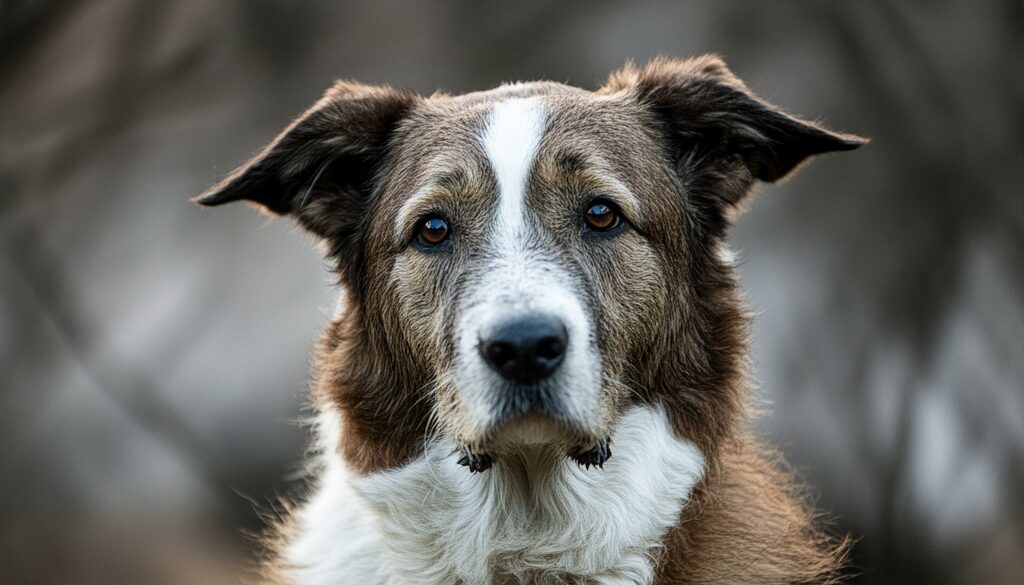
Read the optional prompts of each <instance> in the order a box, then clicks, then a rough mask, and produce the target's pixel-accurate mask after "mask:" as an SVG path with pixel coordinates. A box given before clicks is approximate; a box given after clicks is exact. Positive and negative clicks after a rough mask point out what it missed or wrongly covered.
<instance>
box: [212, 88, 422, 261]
mask: <svg viewBox="0 0 1024 585" xmlns="http://www.w3.org/2000/svg"><path fill="white" fill-rule="evenodd" d="M418 99H419V98H418V97H417V96H415V95H413V94H410V93H405V92H400V91H396V90H394V89H391V88H389V87H380V86H369V85H362V84H359V83H354V82H349V81H338V82H336V83H335V84H334V86H333V87H331V88H330V89H329V90H327V92H326V93H325V94H324V96H323V98H321V99H320V101H318V102H317V103H316V104H314V105H313V107H312V108H310V109H309V110H307V111H306V112H305V113H304V114H302V115H301V116H299V118H298V119H296V120H295V121H294V122H292V124H291V125H290V126H288V128H286V129H285V130H284V132H282V133H281V134H279V135H278V136H277V138H275V139H274V140H273V141H272V142H271V143H270V144H269V145H267V146H266V147H265V148H264V149H263V150H262V151H261V152H260V153H259V154H257V155H256V156H255V157H253V158H252V160H250V161H249V162H247V163H245V164H243V165H242V166H241V167H239V168H238V169H236V170H235V171H234V172H232V173H231V174H230V175H228V176H227V177H226V178H225V179H224V180H222V181H221V182H220V183H218V184H217V185H214V186H213V187H211V188H210V189H208V190H207V191H206V192H204V193H203V194H202V195H199V196H198V197H196V198H195V199H194V200H193V201H195V202H196V203H199V204H200V205H206V206H213V205H221V204H223V203H230V202H232V201H241V200H245V201H251V202H254V203H257V204H259V205H260V206H262V207H263V208H265V209H266V210H268V211H270V212H271V213H274V214H289V215H292V216H294V217H295V218H296V219H297V220H298V221H299V223H300V224H301V225H302V226H303V227H305V228H306V229H307V230H309V231H310V232H312V233H314V234H316V235H318V236H320V237H322V238H324V239H325V240H327V241H328V242H329V244H330V247H331V248H332V250H331V251H332V253H339V252H340V249H339V248H340V247H344V245H345V242H346V241H348V240H351V239H352V238H353V236H354V234H355V231H356V230H357V228H358V226H359V224H360V221H361V219H362V213H363V211H364V210H365V208H366V203H367V198H368V195H369V193H370V191H371V190H372V188H373V182H374V178H375V177H374V174H375V172H376V170H377V166H378V164H379V163H380V161H381V159H382V158H383V157H384V155H385V152H386V149H387V145H388V140H389V137H390V136H391V134H392V132H393V131H394V129H395V127H396V126H397V125H398V123H399V121H400V120H401V119H402V118H403V116H405V114H406V113H407V112H408V111H409V109H410V108H411V107H412V106H413V105H414V104H415V103H416V101H417V100H418Z"/></svg>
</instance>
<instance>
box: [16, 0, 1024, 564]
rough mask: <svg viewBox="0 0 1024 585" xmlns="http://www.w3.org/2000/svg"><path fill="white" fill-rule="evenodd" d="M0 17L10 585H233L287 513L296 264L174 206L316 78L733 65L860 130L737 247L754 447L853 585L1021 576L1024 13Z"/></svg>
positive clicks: (739, 232)
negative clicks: (855, 143)
mask: <svg viewBox="0 0 1024 585" xmlns="http://www.w3.org/2000/svg"><path fill="white" fill-rule="evenodd" d="M489 4H490V3H486V2H485V3H481V2H432V3H426V2H417V1H414V0H399V1H396V2H387V3H384V2H361V3H357V2H346V3H338V2H318V3H313V2H307V3H297V2H279V1H270V0H245V1H242V0H234V1H232V0H224V1H219V2H204V1H201V0H184V1H173V2H172V1H167V2H129V1H127V0H124V1H121V0H110V1H80V0H66V1H62V2H38V1H11V0H0V498H2V506H0V510H2V511H0V583H4V584H6V583H115V582H117V583H154V584H157V583H223V582H234V581H237V580H238V567H239V566H241V564H242V563H244V562H245V561H246V559H248V558H250V557H251V549H250V547H249V543H248V541H247V540H246V537H245V536H244V534H245V533H246V532H247V531H255V530H258V529H259V528H260V526H261V520H260V513H259V510H264V511H265V510H267V509H268V502H272V501H273V500H274V498H276V497H277V496H278V495H280V494H287V493H288V492H289V490H291V489H294V485H295V477H296V470H297V469H298V462H299V461H300V458H301V453H302V450H303V444H304V440H305V437H304V431H303V430H302V429H301V428H300V427H298V426H297V425H295V424H294V421H295V419H296V418H298V417H299V416H300V413H301V407H302V404H303V397H304V395H305V392H306V372H307V360H308V354H309V351H310V348H311V345H312V343H313V342H314V341H315V339H316V336H317V333H318V330H319V328H320V327H321V326H322V325H323V324H324V323H325V322H326V320H327V313H328V312H329V310H330V307H331V306H332V303H333V301H332V296H333V293H332V290H331V280H330V277H329V275H328V272H327V271H326V270H325V268H324V265H323V262H322V261H321V259H320V257H319V256H318V254H317V252H316V251H315V250H314V249H313V246H312V242H311V241H310V239H309V238H307V237H306V236H303V235H302V234H300V233H299V232H298V231H297V230H296V229H295V228H294V227H293V226H292V225H291V224H290V223H289V222H288V221H269V220H268V219H267V218H266V217H264V216H261V215H260V214H258V213H256V212H255V211H253V210H252V209H251V208H247V206H244V205H239V206H237V207H235V206H229V207H227V208H222V209H218V210H216V211H215V212H213V211H204V210H202V209H200V208H199V207H198V206H195V205H192V204H190V203H189V202H188V199H189V197H191V196H192V195H195V194H197V193H198V192H200V191H201V190H202V189H203V188H204V187H206V186H208V185H209V184H211V183H212V182H214V181H215V180H216V179H218V178H219V177H220V176H222V175H223V174H224V173H226V172H227V171H229V170H230V169H232V168H233V167H234V166H235V165H236V164H238V163H240V162H242V161H243V160H245V159H246V158H247V157H248V156H249V155H250V154H252V153H254V152H255V151H256V150H257V149H258V148H259V147H260V146H262V145H263V144H264V143H266V142H267V141H268V140H269V139H270V138H272V137H273V136H274V135H275V133H276V132H277V131H278V130H279V129H280V128H282V127H283V126H284V125H285V124H287V123H288V122H289V121H290V120H291V118H292V117H293V116H295V115H296V114H298V113H299V112H301V111H302V110H303V109H304V108H305V107H306V106H307V105H309V104H311V103H312V102H313V101H314V100H316V99H317V98H318V97H319V95H320V93H321V92H322V91H323V90H324V89H325V88H326V87H327V86H328V85H329V84H330V83H331V81H332V80H333V79H335V78H337V77H348V78H356V79H359V80H362V81H365V82H376V83H390V84H393V85H396V86H399V87H404V88H408V89H412V90H415V91H418V92H423V93H430V92H432V91H434V90H435V89H443V90H447V91H450V92H462V91H467V90H475V89H482V88H487V87H491V86H494V85H496V84H498V83H501V82H503V81H511V80H532V79H537V78H547V79H553V80H557V81H564V82H569V83H572V84H577V85H582V86H584V87H596V86H598V85H600V84H601V83H602V82H603V80H604V78H605V76H606V75H607V74H608V73H609V72H610V71H611V70H613V69H615V68H618V67H619V66H621V65H622V64H623V62H624V61H625V60H626V59H629V58H633V59H636V60H638V61H643V60H646V59H647V58H649V57H652V56H654V55H657V54H661V53H664V54H668V55H673V56H691V55H695V54H700V53H705V52H717V53H720V54H721V55H723V56H724V57H725V58H726V60H727V62H728V63H729V64H730V65H731V67H732V68H733V70H734V71H736V72H737V74H739V75H740V76H741V77H742V78H743V79H745V80H746V81H747V82H748V84H749V85H750V86H751V87H752V88H754V89H755V90H756V91H758V92H759V93H761V94H762V95H763V96H765V97H767V98H768V99H770V100H772V101H774V102H776V103H778V104H779V105H781V106H782V107H784V108H785V109H787V110H788V111H791V112H794V113H797V114H802V115H804V116H807V117H811V118H817V119H820V120H822V121H823V122H825V123H827V124H828V125H830V126H831V127H833V128H836V129H840V130H846V131H850V132H855V133H858V134H862V135H865V136H870V137H872V138H873V139H874V142H873V143H872V144H871V145H869V146H868V147H866V148H864V149H862V150H859V151H857V152H855V153H852V154H846V155H836V156H833V157H825V158H823V159H821V160H818V161H816V162H815V163H814V164H811V165H810V166H808V167H807V168H806V169H804V170H803V172H802V173H800V174H799V175H798V176H797V177H795V178H793V179H792V180H790V181H788V182H785V183H784V184H781V185H776V186H770V187H766V188H764V189H763V191H762V193H761V196H760V197H759V199H758V200H757V201H756V202H755V204H754V206H753V211H752V212H751V213H749V214H747V215H745V216H743V217H742V218H741V219H740V220H739V222H738V224H737V226H736V227H735V229H734V231H733V233H732V243H733V245H734V247H735V248H737V249H738V250H740V251H741V252H742V258H743V264H742V268H741V275H742V280H743V283H744V285H745V287H746V289H747V291H748V296H749V300H750V303H751V305H752V306H753V307H754V308H755V309H756V310H757V312H758V314H759V317H758V319H757V322H756V325H755V327H754V344H753V348H754V358H755V363H756V379H757V382H758V388H757V392H758V393H759V394H760V395H761V396H762V397H763V398H764V399H765V401H766V402H768V403H769V404H770V407H771V414H770V415H768V416H767V417H765V418H764V419H762V420H761V421H760V422H759V424H760V425H761V427H762V431H763V433H764V434H765V436H767V437H768V438H769V439H770V440H771V441H773V442H775V443H777V444H779V445H781V446H782V447H783V449H785V450H786V452H787V453H788V454H789V456H790V458H791V460H792V461H793V462H794V463H795V464H796V466H797V467H798V468H799V469H801V470H803V471H804V473H805V476H806V478H807V479H808V481H809V482H810V483H811V484H812V485H813V486H815V488H816V493H817V494H819V496H818V504H819V505H820V506H821V507H822V508H823V509H826V510H829V511H830V513H831V515H832V516H833V517H834V518H835V524H834V525H835V528H836V530H837V531H842V532H849V533H852V534H853V535H854V536H855V537H856V538H857V539H858V540H857V544H856V546H855V548H854V563H855V566H856V568H857V572H858V573H859V577H858V578H857V580H856V581H857V582H858V583H1017V584H1019V583H1024V382H1022V380H1024V193H1022V188H1021V186H1022V185H1024V176H1022V175H1024V136H1022V135H1024V2H1021V1H1019V0H1001V1H1000V0H993V1H977V2H959V1H955V0H945V1H942V0H938V1H934V2H899V3H895V2H886V1H884V0H876V1H865V2H835V1H777V2H771V3H768V2H757V3H754V2H740V1H720V2H701V3H696V2H648V3H633V2H620V3H610V2H597V1H593V2H550V3H538V2H519V3H515V4H514V5H512V4H511V3H509V4H504V3H493V4H490V8H487V5H489Z"/></svg>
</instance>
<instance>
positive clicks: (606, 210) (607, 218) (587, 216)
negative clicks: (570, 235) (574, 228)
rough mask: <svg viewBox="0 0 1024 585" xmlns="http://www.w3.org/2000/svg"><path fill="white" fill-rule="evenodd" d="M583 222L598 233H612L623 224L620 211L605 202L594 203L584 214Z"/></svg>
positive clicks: (588, 206)
mask: <svg viewBox="0 0 1024 585" xmlns="http://www.w3.org/2000/svg"><path fill="white" fill-rule="evenodd" d="M583 221H584V222H585V223H586V224H587V227H589V228H590V229H592V230H594V231H596V232H607V231H611V230H613V229H615V228H617V227H619V224H620V223H622V217H621V216H620V215H619V210H618V209H617V208H616V207H615V206H614V205H613V204H611V203H608V202H605V201H600V200H598V201H592V202H591V203H590V204H589V205H587V209H586V211H584V212H583Z"/></svg>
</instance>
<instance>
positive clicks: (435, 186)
mask: <svg viewBox="0 0 1024 585" xmlns="http://www.w3.org/2000/svg"><path fill="white" fill-rule="evenodd" d="M468 186H469V177H468V176H467V175H466V173H465V171H463V170H462V169H448V170H444V171H440V172H437V173H436V174H434V175H433V176H431V177H430V178H428V179H427V181H426V182H425V183H424V185H423V186H422V187H420V188H419V189H417V190H416V192H415V193H413V194H412V195H411V196H410V197H409V198H408V199H406V200H405V202H404V203H402V206H401V207H400V208H399V209H398V213H397V214H396V216H395V228H394V234H395V240H396V241H401V240H402V238H404V237H405V233H406V231H407V230H408V228H409V222H410V221H412V220H413V218H415V217H416V216H418V215H420V214H422V213H423V212H424V211H426V210H427V209H429V208H430V207H431V206H435V205H439V204H441V203H443V202H446V201H450V200H451V199H452V198H453V197H454V196H455V195H457V194H459V193H463V192H465V191H466V189H467V188H468Z"/></svg>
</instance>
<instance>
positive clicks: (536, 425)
mask: <svg viewBox="0 0 1024 585" xmlns="http://www.w3.org/2000/svg"><path fill="white" fill-rule="evenodd" d="M550 445H558V446H561V447H562V448H563V449H564V454H565V457H567V458H569V459H571V460H572V461H574V462H575V463H576V464H578V465H579V466H580V467H584V468H586V469H590V468H591V467H598V468H603V467H604V464H605V462H607V461H608V459H609V458H611V456H612V450H611V437H608V436H605V437H603V438H597V439H595V438H594V436H593V435H591V434H590V433H584V432H582V430H581V429H580V428H579V427H577V426H576V425H573V424H570V423H568V422H566V421H564V420H561V419H559V418H555V417H553V416H551V415H548V414H542V413H536V412H529V413H525V414H521V415H518V416H515V417H513V418H511V419H509V420H507V421H506V422H504V423H502V424H500V425H497V426H496V427H495V428H494V429H493V431H491V432H490V433H488V438H487V440H486V441H479V442H474V444H473V445H470V444H469V443H463V444H462V445H460V446H459V447H458V448H457V449H456V450H455V453H456V454H458V455H460V457H459V459H458V464H459V465H462V466H464V467H466V468H467V469H469V471H470V473H482V472H484V471H487V470H488V469H490V468H491V466H493V465H494V463H495V461H496V460H498V459H499V458H500V455H501V453H503V452H509V451H511V450H514V449H517V448H523V447H531V446H550Z"/></svg>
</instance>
